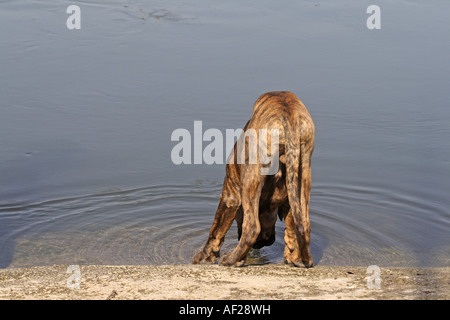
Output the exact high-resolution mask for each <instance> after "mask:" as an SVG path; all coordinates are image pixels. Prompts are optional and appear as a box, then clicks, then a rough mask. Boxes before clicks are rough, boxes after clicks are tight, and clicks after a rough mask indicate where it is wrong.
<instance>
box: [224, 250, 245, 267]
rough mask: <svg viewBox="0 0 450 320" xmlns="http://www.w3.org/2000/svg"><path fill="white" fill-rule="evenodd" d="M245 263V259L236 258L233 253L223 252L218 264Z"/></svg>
mask: <svg viewBox="0 0 450 320" xmlns="http://www.w3.org/2000/svg"><path fill="white" fill-rule="evenodd" d="M244 264H245V259H242V260H238V259H236V258H235V257H234V255H233V254H231V253H229V254H224V255H223V256H222V258H220V260H219V265H221V266H227V267H242V266H243V265H244Z"/></svg>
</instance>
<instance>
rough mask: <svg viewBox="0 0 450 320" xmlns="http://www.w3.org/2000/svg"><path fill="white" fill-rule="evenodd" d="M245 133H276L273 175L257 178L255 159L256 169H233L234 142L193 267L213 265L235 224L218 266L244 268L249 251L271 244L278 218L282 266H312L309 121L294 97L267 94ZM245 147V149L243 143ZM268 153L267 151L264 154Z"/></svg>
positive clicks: (243, 166) (283, 93)
mask: <svg viewBox="0 0 450 320" xmlns="http://www.w3.org/2000/svg"><path fill="white" fill-rule="evenodd" d="M248 129H255V130H259V129H267V130H268V131H270V129H278V132H279V140H278V141H279V144H278V154H279V166H278V172H276V174H274V175H262V174H261V171H260V169H261V167H264V165H263V164H261V163H260V161H259V159H258V161H257V163H256V164H249V163H248V161H246V162H245V163H243V164H238V163H237V161H236V155H237V151H238V150H237V145H238V143H236V144H235V146H234V160H235V161H234V162H233V163H230V161H228V163H227V166H226V176H225V180H224V183H223V190H222V194H221V195H220V202H219V206H218V209H217V212H216V216H215V218H214V222H213V225H212V227H211V229H210V233H209V238H208V241H207V242H206V244H205V246H204V248H203V249H202V250H201V251H200V252H199V253H197V254H196V255H195V256H194V257H193V259H192V263H194V264H197V263H200V262H202V261H203V260H204V261H206V262H209V263H214V262H215V261H217V260H218V259H219V258H220V248H221V246H222V244H223V242H224V238H225V234H226V233H227V231H228V229H229V228H230V226H231V224H232V223H233V220H235V219H236V222H237V224H238V233H239V243H238V245H237V247H236V248H235V249H234V250H233V251H232V252H231V253H229V254H224V255H223V256H222V258H221V259H220V260H219V264H220V265H226V266H241V265H243V264H244V263H245V259H246V257H247V253H248V252H249V250H250V248H251V247H253V248H261V247H263V246H269V245H271V244H272V243H273V242H274V241H275V222H276V220H277V215H278V216H279V217H280V219H281V220H282V219H284V220H285V223H286V228H285V234H284V241H285V244H286V246H285V249H284V262H285V263H288V264H293V265H295V266H297V267H301V266H304V267H307V268H310V267H312V266H313V265H314V263H313V259H312V257H311V253H310V250H309V242H310V235H311V226H310V222H309V199H310V190H311V155H312V152H313V149H314V130H315V128H314V123H313V121H312V119H311V116H310V114H309V112H308V110H307V109H306V107H305V106H304V105H303V103H302V102H301V101H300V99H299V98H298V97H297V96H296V95H295V94H293V93H291V92H287V91H276V92H267V93H265V94H263V95H262V96H260V97H259V98H258V100H257V101H256V102H255V105H254V107H253V115H252V117H251V119H250V120H249V121H248V122H247V124H246V126H245V127H244V132H245V131H246V130H248ZM258 141H259V140H258ZM268 145H269V144H268V143H267V145H265V146H264V148H268ZM260 147H261V146H260ZM245 148H246V149H248V143H247V142H246V144H245ZM270 153H271V152H270V150H268V152H267V154H270ZM232 156H233V154H232ZM246 160H248V157H247V154H246Z"/></svg>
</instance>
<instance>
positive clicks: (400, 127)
mask: <svg viewBox="0 0 450 320" xmlns="http://www.w3.org/2000/svg"><path fill="white" fill-rule="evenodd" d="M71 4H76V5H78V6H79V7H80V9H81V29H80V30H69V29H68V28H67V27H66V20H67V19H68V17H69V16H70V14H67V13H66V9H67V7H68V6H69V5H71ZM371 4H372V2H371V1H350V0H344V1H331V0H328V1H325V0H304V1H293V0H291V1H276V2H274V1H260V0H258V1H256V0H254V1H245V2H243V1H210V0H208V1H206V0H204V1H188V2H186V1H182V0H176V1H144V0H134V1H133V0H130V1H125V0H123V1H119V0H117V1H112V0H106V1H103V0H102V1H100V0H97V1H70V2H69V1H61V0H52V1H50V0H42V1H38V0H9V1H8V0H6V1H0V61H1V64H0V111H1V113H0V267H19V266H35V265H47V264H169V263H190V260H191V257H192V255H193V254H194V253H195V252H197V250H199V249H200V247H201V246H202V245H203V244H204V243H205V241H206V239H207V237H208V231H209V227H210V226H211V223H212V221H213V217H214V213H215V210H216V208H217V204H218V200H219V194H220V191H221V186H222V182H223V177H224V174H225V165H224V164H214V165H206V164H196V165H179V166H177V165H175V164H173V163H172V160H171V150H172V148H173V147H174V146H175V145H176V142H173V141H171V134H172V132H173V131H174V130H175V129H177V128H185V129H187V130H189V131H190V132H193V125H194V121H195V120H200V121H202V125H203V130H206V129H208V128H217V129H219V130H221V131H222V132H225V130H226V129H228V128H229V129H236V128H242V127H243V126H244V125H245V123H246V121H247V120H248V119H249V117H250V116H251V112H252V106H253V103H254V101H255V100H256V99H257V98H258V96H259V95H260V94H262V93H264V92H266V91H273V90H289V91H292V92H294V93H295V94H296V95H297V96H299V97H300V99H301V100H302V101H303V102H304V103H305V105H306V106H307V108H308V109H309V111H310V113H311V116H312V118H313V119H314V122H315V124H316V148H315V151H314V155H313V159H312V175H313V184H312V193H311V203H310V211H311V212H310V217H311V225H312V240H311V241H312V243H311V252H312V255H313V258H314V260H315V263H316V264H317V265H362V266H365V265H367V266H368V265H371V264H377V265H379V266H421V267H437V266H449V265H450V263H449V262H450V261H449V256H450V241H449V240H450V239H449V231H450V200H449V190H450V104H449V102H450V63H449V57H450V41H449V39H450V16H449V12H450V2H448V1H443V0H442V1H439V0H432V1H430V0H427V1H425V0H423V1H420V0H418V1H406V0H404V1H395V2H394V1H387V0H386V1H384V0H380V1H377V3H376V4H377V5H378V6H379V7H380V9H381V29H379V30H369V29H368V28H367V27H366V20H367V18H368V17H369V16H370V14H367V13H366V9H367V7H368V6H369V5H371ZM205 144H206V143H205ZM276 230H277V240H276V242H275V243H274V245H272V246H271V247H267V248H263V249H261V250H259V251H257V250H255V251H252V252H251V253H250V257H249V260H248V261H249V262H250V263H266V262H270V263H279V262H282V259H283V247H284V241H283V232H284V222H277V229H276ZM236 243H237V231H236V226H235V225H234V226H233V227H232V229H231V230H230V231H229V233H228V235H227V238H226V241H225V245H224V249H223V252H226V251H228V250H231V249H232V248H233V247H234V246H235V245H236Z"/></svg>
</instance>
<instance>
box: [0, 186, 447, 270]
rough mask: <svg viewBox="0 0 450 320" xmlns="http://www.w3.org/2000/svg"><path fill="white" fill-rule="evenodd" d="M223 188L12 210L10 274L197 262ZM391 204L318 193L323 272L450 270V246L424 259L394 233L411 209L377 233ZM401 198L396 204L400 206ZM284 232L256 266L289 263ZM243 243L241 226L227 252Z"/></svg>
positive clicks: (164, 190) (345, 191) (254, 254)
mask: <svg viewBox="0 0 450 320" xmlns="http://www.w3.org/2000/svg"><path fill="white" fill-rule="evenodd" d="M221 187H222V186H221V184H219V183H196V184H194V185H166V186H152V187H145V188H138V189H132V190H126V191H120V190H117V191H111V192H106V193H101V194H94V195H87V196H80V197H73V198H66V199H57V200H52V201H46V202H41V203H35V204H29V205H16V206H3V207H2V208H1V209H0V215H2V216H8V215H9V216H10V217H16V218H17V223H16V225H14V223H12V224H11V226H12V227H13V229H14V231H12V232H10V233H8V234H7V235H3V239H2V240H4V241H5V242H9V243H11V242H13V243H14V250H13V254H12V257H10V258H9V260H10V263H9V265H10V266H14V267H19V266H35V265H49V264H111V265H117V264H139V265H142V264H172V263H178V264H179V263H181V264H182V263H190V261H191V258H192V256H193V255H194V254H195V253H196V252H197V251H198V250H199V249H200V248H201V247H202V246H203V245H204V243H205V241H206V239H207V237H208V233H209V228H210V226H211V223H212V221H213V218H214V213H215V210H216V208H217V203H218V199H219V194H220V191H221ZM392 197H393V195H392V194H390V195H389V196H387V195H386V196H385V195H383V194H382V193H381V192H380V191H379V190H376V189H373V190H372V189H371V190H369V189H364V188H361V189H358V188H353V187H352V188H350V187H347V188H346V187H342V186H320V185H318V186H316V187H315V188H314V189H313V193H312V199H311V213H310V216H311V224H312V238H311V252H312V255H313V258H314V260H315V262H316V264H323V265H371V264H377V265H380V266H423V265H427V264H429V265H430V266H445V265H448V262H449V261H448V256H449V246H445V245H440V246H436V247H434V248H431V249H430V250H428V251H427V252H426V253H424V252H423V251H421V250H420V249H417V248H415V247H414V246H411V245H410V243H408V241H407V240H408V236H407V235H406V236H405V235H404V234H397V228H398V227H403V228H405V227H406V228H407V227H408V226H407V224H406V226H405V223H403V225H402V226H396V225H395V224H396V222H401V221H402V219H403V218H404V217H403V215H404V214H405V213H404V212H402V210H399V211H398V212H397V218H396V219H390V221H387V222H386V221H383V222H382V223H380V224H378V225H377V224H376V221H378V220H380V216H381V217H383V212H385V211H386V210H385V208H386V201H388V200H389V199H391V200H389V201H392ZM401 199H402V196H401V195H400V196H399V197H398V198H396V199H395V200H396V201H395V204H396V206H399V203H398V201H400V200H401ZM408 201H409V202H410V201H411V199H408ZM408 206H410V203H408V202H406V203H405V207H406V208H408ZM24 221H26V223H25V224H24ZM14 226H15V228H14ZM276 233H277V240H276V242H275V243H274V244H273V245H272V246H270V247H266V248H262V249H260V250H252V251H251V252H250V254H249V257H248V263H268V262H275V263H280V262H282V261H283V250H284V241H283V233H284V223H283V222H277V226H276ZM236 244H237V228H236V226H235V224H234V225H233V226H232V228H231V229H230V231H229V232H228V234H227V237H226V240H225V244H224V246H223V248H222V252H227V251H230V250H232V249H233V248H234V246H235V245H236ZM3 259H5V258H3Z"/></svg>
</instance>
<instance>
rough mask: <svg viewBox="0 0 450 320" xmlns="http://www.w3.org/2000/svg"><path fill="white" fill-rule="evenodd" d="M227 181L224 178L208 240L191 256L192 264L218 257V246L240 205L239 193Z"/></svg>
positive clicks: (211, 261)
mask: <svg viewBox="0 0 450 320" xmlns="http://www.w3.org/2000/svg"><path fill="white" fill-rule="evenodd" d="M227 181H228V180H225V183H224V188H223V191H222V194H221V195H220V202H219V206H218V208H217V211H216V216H215V218H214V222H213V224H212V226H211V229H210V232H209V237H208V241H207V242H206V244H205V246H204V247H203V249H202V250H201V251H200V252H198V253H197V254H196V255H195V256H194V257H193V258H192V263H194V264H198V263H200V262H202V261H203V260H204V261H205V262H208V263H214V262H216V261H217V260H218V259H219V258H220V248H221V247H222V244H223V241H224V239H225V235H226V234H227V232H228V230H229V229H230V227H231V224H232V223H233V220H234V218H235V216H236V212H237V211H238V210H239V208H240V207H241V205H240V196H239V194H238V193H237V191H236V189H235V188H232V187H231V186H230V185H231V184H230V185H229V183H228V182H227Z"/></svg>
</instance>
